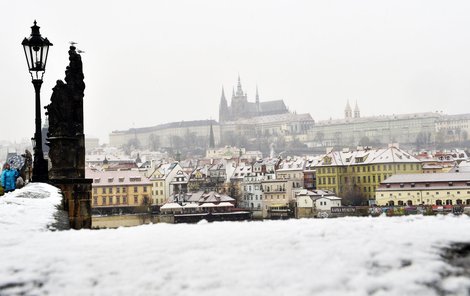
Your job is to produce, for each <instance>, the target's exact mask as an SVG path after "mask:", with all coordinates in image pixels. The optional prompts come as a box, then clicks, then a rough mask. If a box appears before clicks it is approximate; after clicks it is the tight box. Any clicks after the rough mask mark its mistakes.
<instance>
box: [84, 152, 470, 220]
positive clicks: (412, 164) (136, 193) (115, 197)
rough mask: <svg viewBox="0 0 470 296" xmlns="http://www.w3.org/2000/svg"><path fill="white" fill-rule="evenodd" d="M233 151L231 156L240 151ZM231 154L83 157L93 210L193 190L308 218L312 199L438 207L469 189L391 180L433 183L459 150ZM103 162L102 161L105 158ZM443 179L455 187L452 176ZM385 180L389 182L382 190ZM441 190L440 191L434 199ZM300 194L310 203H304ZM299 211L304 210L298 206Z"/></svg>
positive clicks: (153, 201) (469, 195)
mask: <svg viewBox="0 0 470 296" xmlns="http://www.w3.org/2000/svg"><path fill="white" fill-rule="evenodd" d="M232 150H233V151H232V152H233V154H235V153H236V151H242V150H241V149H232ZM228 151H231V150H230V149H229V150H228ZM243 151H244V150H243ZM213 152H214V153H215V151H213ZM244 152H246V151H244ZM233 154H232V155H231V156H230V157H227V158H220V159H209V158H205V159H199V160H184V161H169V162H165V161H142V160H141V159H138V160H139V162H136V163H135V166H134V168H133V169H129V168H126V167H122V166H121V167H119V168H117V167H116V166H110V165H109V163H106V161H103V163H101V164H99V163H97V162H96V161H94V162H93V164H92V163H91V162H90V163H89V165H90V167H94V168H95V169H89V170H88V171H87V177H89V178H92V179H93V202H92V203H93V207H96V208H100V207H101V208H103V207H129V206H155V207H157V208H158V207H161V206H163V205H165V204H167V203H169V202H175V201H176V202H177V201H178V197H179V196H181V195H183V196H184V195H187V194H190V193H197V192H216V193H217V194H225V195H227V196H230V197H231V198H233V199H234V206H236V207H239V208H243V209H250V210H251V211H253V213H254V214H255V215H257V216H259V217H263V218H266V217H273V216H276V215H277V216H282V215H287V213H289V212H291V213H292V212H293V211H295V212H296V213H300V212H301V213H302V214H301V215H307V213H308V212H309V209H310V215H314V214H315V213H313V212H312V210H311V209H312V204H314V203H315V202H316V201H318V202H321V203H322V204H316V205H315V208H319V207H321V206H322V205H323V203H325V205H327V204H328V205H331V204H333V202H336V203H337V202H338V200H337V198H340V199H342V200H343V201H344V202H347V203H351V201H353V200H355V199H358V200H360V201H361V202H362V203H364V204H378V205H399V204H400V205H401V204H408V205H409V204H412V205H418V204H422V203H423V202H424V203H426V204H439V203H444V204H445V203H446V200H447V199H450V200H451V202H450V203H451V204H461V203H462V204H470V187H469V190H468V191H466V190H462V188H460V187H458V190H457V191H458V193H456V191H455V190H454V189H455V188H457V186H455V187H454V189H453V190H451V191H449V192H451V193H450V195H449V196H447V194H446V195H445V196H446V197H447V198H446V199H444V198H440V199H438V198H434V197H436V195H439V194H435V193H434V194H431V195H430V196H429V198H428V199H422V198H419V199H418V198H417V196H418V195H417V194H408V193H410V192H411V190H412V188H414V189H417V188H420V186H417V185H416V186H414V187H411V185H410V186H408V187H406V186H405V187H401V188H406V190H407V192H406V193H405V192H398V191H399V190H398V191H397V188H396V186H395V185H393V184H397V183H403V181H402V182H398V181H394V179H393V178H398V177H396V176H407V177H406V178H408V179H409V180H414V179H413V178H412V177H410V176H422V175H425V176H434V177H428V178H435V180H439V178H441V177H442V178H444V179H445V178H448V177H446V176H450V175H446V174H449V172H451V171H452V170H454V171H455V170H456V168H458V164H459V162H460V165H461V166H462V165H463V164H464V163H465V161H464V160H465V159H467V155H466V154H465V152H463V151H452V152H449V153H437V154H435V155H434V156H431V155H428V154H424V153H423V154H420V155H411V154H409V153H408V152H406V151H404V150H403V149H400V148H399V146H398V145H397V144H393V145H389V147H387V148H379V149H371V148H368V147H358V148H356V149H354V150H350V149H343V150H341V151H335V150H331V151H327V153H326V154H324V155H321V156H317V157H292V158H286V159H281V158H266V159H257V160H255V161H252V160H250V159H249V158H246V159H244V158H242V157H240V156H238V157H237V156H233ZM240 155H241V154H240ZM103 159H105V160H107V157H104V158H103ZM90 160H91V159H90ZM123 161H125V158H123ZM125 163H126V162H125ZM453 174H454V175H455V176H460V177H461V178H464V179H465V178H467V180H468V181H467V183H466V184H469V186H470V176H467V175H465V174H464V173H462V172H455V173H453ZM454 175H452V176H454ZM417 178H420V177H417ZM423 178H424V177H423ZM390 180H391V181H390ZM400 180H402V179H400ZM446 180H447V179H446ZM413 182H414V183H415V184H418V183H419V184H421V183H423V182H424V181H423V182H421V181H420V182H418V181H410V183H413ZM446 182H447V184H450V183H449V182H455V183H453V184H455V185H456V184H459V186H460V185H461V183H458V182H457V180H453V181H446ZM459 182H460V181H459ZM424 183H426V182H424ZM428 183H429V182H428ZM431 183H432V182H431ZM387 184H390V186H389V187H386V186H387ZM441 185H442V184H441ZM441 185H439V186H441ZM384 186H385V187H384ZM450 186H452V185H450ZM466 186H467V185H466ZM441 187H442V186H441ZM390 188H392V189H394V190H395V191H392V190H391V189H390ZM403 190H405V189H403ZM432 190H434V187H433V189H432ZM388 191H390V192H388ZM454 191H455V192H454ZM390 194H391V195H390ZM421 194H422V193H420V196H421ZM425 195H428V194H426V193H425ZM443 195H444V194H443V193H440V196H443ZM306 196H307V197H308V198H310V200H311V202H306V199H305V197H306ZM440 196H439V197H440ZM321 198H326V199H325V200H321ZM391 201H393V203H392V202H391ZM305 205H308V206H305ZM301 208H304V209H303V210H299V209H301Z"/></svg>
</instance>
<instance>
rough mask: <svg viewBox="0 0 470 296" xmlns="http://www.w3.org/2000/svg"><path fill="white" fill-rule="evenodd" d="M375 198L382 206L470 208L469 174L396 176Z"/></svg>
mask: <svg viewBox="0 0 470 296" xmlns="http://www.w3.org/2000/svg"><path fill="white" fill-rule="evenodd" d="M375 196H376V197H375V198H376V203H377V205H379V206H402V205H422V204H424V205H470V173H440V174H407V175H393V176H391V177H389V178H387V179H385V180H384V181H382V182H381V183H380V187H379V188H378V189H377V191H376V195H375Z"/></svg>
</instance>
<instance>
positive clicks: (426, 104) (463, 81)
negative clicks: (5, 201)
mask: <svg viewBox="0 0 470 296" xmlns="http://www.w3.org/2000/svg"><path fill="white" fill-rule="evenodd" d="M0 11H1V12H0V36H1V38H2V43H1V45H2V46H1V47H0V81H1V84H0V85H1V87H0V99H1V102H2V103H3V104H2V107H0V110H1V111H2V113H1V114H2V116H1V122H3V128H1V129H0V131H1V132H0V139H7V140H12V141H13V140H15V141H19V140H21V139H25V138H28V139H29V138H30V137H31V136H32V135H33V133H34V89H33V86H32V84H31V81H30V76H29V73H28V71H27V66H26V60H25V57H24V53H23V50H22V46H21V41H22V39H23V38H24V37H27V36H29V34H30V33H31V29H30V27H31V26H32V25H33V21H34V19H37V22H38V25H39V26H40V27H41V34H42V35H43V36H44V37H48V38H49V40H50V41H51V42H52V43H54V46H53V47H52V48H51V50H50V54H49V59H48V65H47V70H46V74H45V77H44V84H43V88H42V104H43V105H47V104H48V103H49V101H50V96H51V93H52V90H51V89H52V87H53V86H54V85H55V81H56V80H57V79H63V78H64V75H65V74H64V71H65V67H66V66H67V65H68V54H67V50H68V46H69V44H68V42H69V41H76V42H78V45H77V48H79V49H81V50H84V51H85V53H84V54H82V60H83V63H84V73H85V83H86V89H85V98H84V105H85V132H86V134H87V136H97V137H100V139H101V140H102V141H106V142H107V141H108V134H109V133H110V132H111V131H113V130H122V129H128V128H131V127H143V126H152V125H156V124H160V123H165V122H172V121H181V120H197V119H210V118H212V119H216V120H218V106H219V99H220V92H221V88H222V86H224V87H225V91H226V94H227V95H229V96H230V94H231V90H232V86H234V85H235V84H236V79H237V75H238V73H239V74H240V76H241V79H242V85H243V88H244V90H245V91H247V92H248V97H249V100H252V101H254V94H255V88H256V85H258V87H259V92H260V98H261V101H263V100H272V99H284V100H285V102H286V104H287V105H288V107H289V108H290V109H291V110H293V111H297V112H298V113H303V112H309V113H310V114H311V115H312V117H313V118H314V119H315V120H322V119H329V118H339V117H343V112H344V107H345V104H346V100H347V99H349V100H350V101H351V103H352V105H353V104H354V102H355V101H356V100H357V101H358V104H359V107H360V109H361V113H362V116H370V115H380V114H393V113H410V112H425V111H432V112H434V111H437V110H439V111H443V112H444V113H448V114H458V113H468V112H470V108H469V107H470V34H469V33H470V17H469V16H470V1H466V0H462V1H430V0H423V1H409V0H403V1H400V0H393V1H378V0H369V1H350V0H338V1H334V0H333V1H332V0H328V1H312V0H309V1H307V0H306V1H293V0H288V1H272V0H265V1H254V0H237V1H222V0H203V1H195V0H185V1H179V0H176V1H175V0H168V1H130V0H126V1H116V0H114V1H91V0H90V1H88V0H82V1H74V2H69V1H61V0H57V1H2V3H1V4H0ZM353 107H354V106H353Z"/></svg>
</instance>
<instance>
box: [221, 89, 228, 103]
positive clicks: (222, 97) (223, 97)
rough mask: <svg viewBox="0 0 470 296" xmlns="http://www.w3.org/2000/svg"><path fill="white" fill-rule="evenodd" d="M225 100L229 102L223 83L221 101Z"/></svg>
mask: <svg viewBox="0 0 470 296" xmlns="http://www.w3.org/2000/svg"><path fill="white" fill-rule="evenodd" d="M222 100H224V101H225V102H227V100H226V99H225V92H224V86H223V85H222V95H221V96H220V101H222Z"/></svg>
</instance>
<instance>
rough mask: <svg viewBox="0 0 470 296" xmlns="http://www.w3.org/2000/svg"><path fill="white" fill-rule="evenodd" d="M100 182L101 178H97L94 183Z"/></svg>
mask: <svg viewBox="0 0 470 296" xmlns="http://www.w3.org/2000/svg"><path fill="white" fill-rule="evenodd" d="M100 181H101V179H100V178H96V179H95V180H94V181H93V182H95V183H99V182H100Z"/></svg>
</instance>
